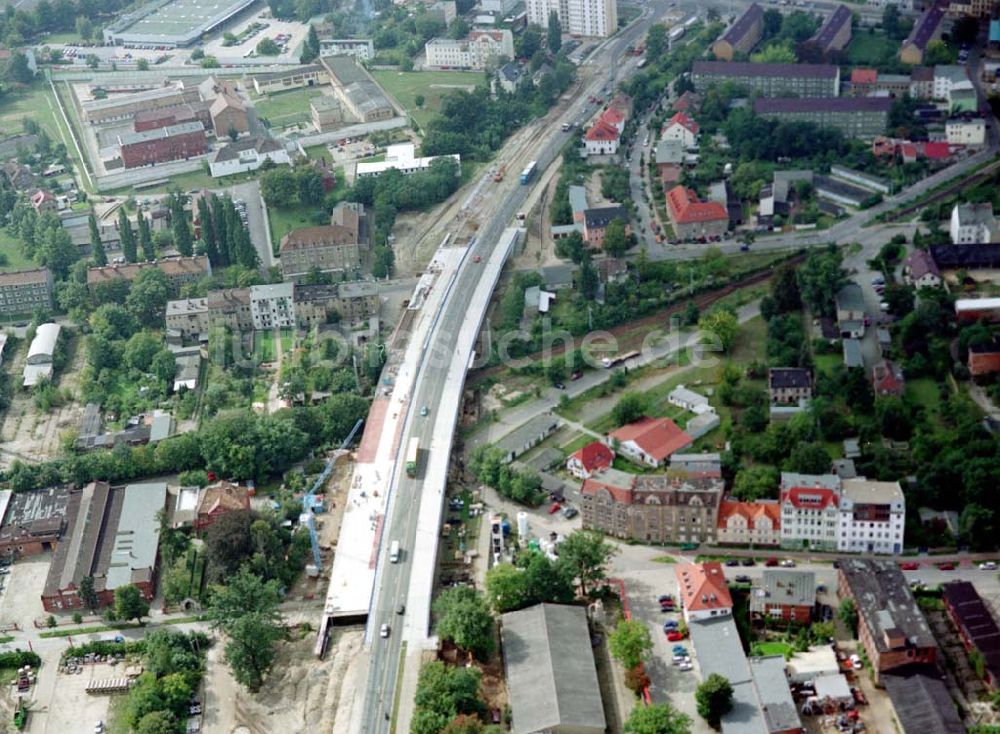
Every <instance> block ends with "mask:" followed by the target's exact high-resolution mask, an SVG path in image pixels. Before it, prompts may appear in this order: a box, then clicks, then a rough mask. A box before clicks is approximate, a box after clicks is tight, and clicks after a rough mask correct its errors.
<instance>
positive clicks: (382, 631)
mask: <svg viewBox="0 0 1000 734" xmlns="http://www.w3.org/2000/svg"><path fill="white" fill-rule="evenodd" d="M378 635H379V637H388V636H389V625H388V624H383V625H382V626H381V627H380V628H379V631H378Z"/></svg>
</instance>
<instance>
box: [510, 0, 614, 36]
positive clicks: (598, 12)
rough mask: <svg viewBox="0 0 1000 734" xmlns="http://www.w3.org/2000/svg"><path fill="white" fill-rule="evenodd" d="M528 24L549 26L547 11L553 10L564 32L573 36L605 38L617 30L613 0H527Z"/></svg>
mask: <svg viewBox="0 0 1000 734" xmlns="http://www.w3.org/2000/svg"><path fill="white" fill-rule="evenodd" d="M525 6H526V11H527V14H528V22H529V23H537V24H538V25H540V26H541V27H542V28H548V26H549V13H552V12H555V13H556V15H557V17H558V18H559V24H560V25H561V26H562V31H563V33H569V34H570V35H572V36H586V37H596V38H604V37H606V36H610V35H612V34H613V33H614V32H615V31H617V30H618V5H617V2H616V0H527V1H526V3H525Z"/></svg>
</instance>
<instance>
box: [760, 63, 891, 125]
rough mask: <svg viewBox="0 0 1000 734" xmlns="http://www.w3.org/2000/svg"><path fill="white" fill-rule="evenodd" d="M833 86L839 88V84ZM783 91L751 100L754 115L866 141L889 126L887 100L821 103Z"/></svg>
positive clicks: (831, 98)
mask: <svg viewBox="0 0 1000 734" xmlns="http://www.w3.org/2000/svg"><path fill="white" fill-rule="evenodd" d="M755 66H756V64H755ZM835 68H836V67H835ZM837 83H838V86H839V80H838V82H837ZM785 91H787V90H783V91H782V92H781V93H780V94H779V93H775V94H770V95H768V96H769V97H772V98H773V99H765V98H761V99H755V100H754V103H753V111H754V114H755V115H759V116H760V117H766V118H768V119H777V120H783V121H791V122H811V123H813V124H815V125H819V126H820V127H832V128H836V129H837V130H840V131H841V132H842V133H844V135H846V136H848V137H857V138H866V139H867V138H874V137H876V136H878V135H881V134H883V133H884V132H885V128H886V126H887V125H888V123H889V110H891V109H892V100H891V99H889V98H888V97H835V96H833V95H827V96H825V97H823V98H822V99H810V98H809V97H808V96H802V97H789V96H785ZM791 91H794V90H791ZM812 96H814V97H815V96H819V95H812Z"/></svg>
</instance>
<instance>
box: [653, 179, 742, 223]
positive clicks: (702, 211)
mask: <svg viewBox="0 0 1000 734" xmlns="http://www.w3.org/2000/svg"><path fill="white" fill-rule="evenodd" d="M667 208H668V209H669V210H670V216H671V218H672V219H673V220H674V221H675V222H677V223H678V224H692V223H695V222H715V221H719V220H725V221H727V222H728V221H729V213H728V212H727V211H726V207H724V206H722V204H720V203H719V202H717V201H699V200H698V197H697V195H696V194H695V193H694V191H692V190H691V189H685V188H684V187H683V186H675V187H674V188H672V189H670V191H668V192H667Z"/></svg>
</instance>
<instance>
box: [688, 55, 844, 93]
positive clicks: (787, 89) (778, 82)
mask: <svg viewBox="0 0 1000 734" xmlns="http://www.w3.org/2000/svg"><path fill="white" fill-rule="evenodd" d="M691 81H692V82H693V83H694V87H695V90H696V91H698V92H703V91H705V90H706V89H708V88H709V87H711V86H713V85H715V84H723V83H725V82H732V83H733V84H735V85H737V86H741V87H745V88H746V89H747V91H748V92H751V93H756V94H758V95H760V96H763V97H790V96H796V97H836V96H837V95H838V94H840V67H839V66H834V65H833V64H756V63H750V62H743V61H740V62H737V61H733V62H726V61H695V62H694V64H693V65H692V67H691Z"/></svg>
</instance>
